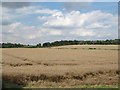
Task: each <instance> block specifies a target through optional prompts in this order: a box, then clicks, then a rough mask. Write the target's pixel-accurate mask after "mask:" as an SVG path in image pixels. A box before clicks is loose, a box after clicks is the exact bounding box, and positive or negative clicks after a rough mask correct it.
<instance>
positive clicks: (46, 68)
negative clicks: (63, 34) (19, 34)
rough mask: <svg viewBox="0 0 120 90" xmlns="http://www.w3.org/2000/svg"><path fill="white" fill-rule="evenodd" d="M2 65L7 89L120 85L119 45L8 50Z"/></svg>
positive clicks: (4, 50)
mask: <svg viewBox="0 0 120 90" xmlns="http://www.w3.org/2000/svg"><path fill="white" fill-rule="evenodd" d="M1 63H2V70H3V71H2V75H3V76H2V78H3V82H4V85H5V87H10V86H12V87H40V88H43V87H82V86H96V85H98V86H107V85H108V86H113V87H114V86H115V87H117V85H118V74H119V71H118V46H117V45H71V46H69V45H68V46H58V47H51V48H4V49H2V62H1ZM10 84H12V85H10Z"/></svg>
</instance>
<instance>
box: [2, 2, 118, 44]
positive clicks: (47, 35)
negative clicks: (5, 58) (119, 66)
mask: <svg viewBox="0 0 120 90" xmlns="http://www.w3.org/2000/svg"><path fill="white" fill-rule="evenodd" d="M1 8H2V42H11V43H22V44H38V43H44V42H53V41H57V40H104V39H116V38H118V3H117V2H3V3H2V7H1Z"/></svg>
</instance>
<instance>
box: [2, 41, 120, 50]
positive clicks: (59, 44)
mask: <svg viewBox="0 0 120 90" xmlns="http://www.w3.org/2000/svg"><path fill="white" fill-rule="evenodd" d="M86 44H87V45H118V44H120V39H114V40H86V41H84V40H83V41H82V40H61V41H55V42H45V43H43V44H41V43H39V44H37V45H29V44H28V45H24V44H20V43H18V44H17V43H14V44H13V43H0V47H1V48H42V47H53V46H63V45H86Z"/></svg>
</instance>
